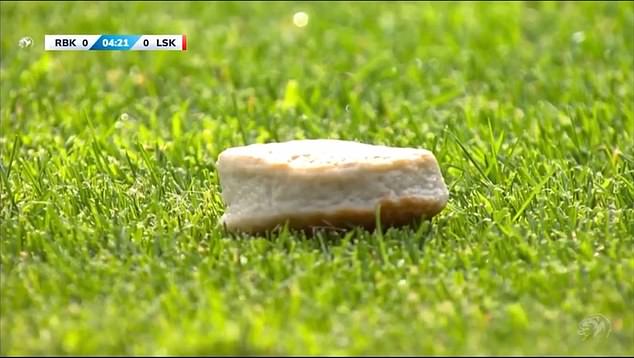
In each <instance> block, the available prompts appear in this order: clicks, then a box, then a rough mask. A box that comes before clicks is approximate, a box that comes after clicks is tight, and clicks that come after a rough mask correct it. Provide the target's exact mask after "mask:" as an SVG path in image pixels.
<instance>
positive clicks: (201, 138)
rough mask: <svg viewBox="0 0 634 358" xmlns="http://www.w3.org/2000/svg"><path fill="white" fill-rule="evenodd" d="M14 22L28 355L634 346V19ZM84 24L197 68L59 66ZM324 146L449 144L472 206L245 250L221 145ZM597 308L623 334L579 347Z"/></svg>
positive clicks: (113, 60) (13, 305)
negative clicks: (225, 191) (146, 42)
mask: <svg viewBox="0 0 634 358" xmlns="http://www.w3.org/2000/svg"><path fill="white" fill-rule="evenodd" d="M297 11H305V12H306V13H307V14H308V15H309V22H308V25H307V26H306V27H302V28H300V27H297V26H295V25H294V24H293V22H292V17H293V14H294V13H296V12H297ZM0 20H1V21H0V30H1V31H0V33H1V35H0V36H1V40H0V50H1V56H0V82H1V83H0V89H1V96H0V99H1V106H0V119H1V123H0V130H1V133H0V149H1V155H0V158H1V160H2V168H1V169H2V182H1V184H2V187H1V192H0V198H1V199H2V200H1V203H2V207H1V209H0V217H1V220H2V222H1V231H0V233H1V235H2V241H1V244H0V245H1V249H2V251H1V272H0V278H1V288H2V292H1V300H2V305H1V306H0V313H1V317H0V338H1V341H0V343H1V345H0V352H1V353H2V354H3V355H6V354H122V353H125V354H214V353H216V354H223V353H224V354H372V353H377V354H378V353H384V354H596V353H603V354H629V355H631V354H633V353H634V342H633V340H634V317H633V316H634V312H633V310H632V303H633V301H634V290H633V286H634V285H633V282H632V277H634V255H632V244H633V243H634V242H633V237H634V227H633V224H632V223H634V209H633V208H632V203H633V202H634V184H633V181H634V180H633V179H634V174H633V173H634V171H633V170H634V169H633V156H634V151H633V146H632V143H634V135H633V133H634V108H633V105H632V104H633V103H634V76H633V74H634V70H633V66H634V4H633V3H632V2H619V3H617V2H603V3H599V2H567V3H557V2H513V3H497V2H496V3H494V2H469V3H394V2H376V3H326V2H320V3H291V2H283V3H282V2H274V3H246V2H244V3H238V2H236V3H228V2H217V3H208V2H84V3H74V2H55V3H53V2H4V1H3V2H1V3H0ZM73 33H77V34H82V33H83V34H107V33H115V34H178V33H184V34H187V38H188V51H187V52H45V51H44V50H43V41H44V34H73ZM23 36H31V37H32V38H33V40H34V41H35V43H34V47H32V48H28V49H20V48H19V47H18V46H17V43H18V41H19V39H20V38H21V37H23ZM300 138H341V139H354V140H360V141H365V142H370V143H376V144H388V145H395V146H413V147H423V148H428V149H430V150H432V151H434V153H435V154H436V156H437V158H438V160H439V162H440V165H441V168H442V170H443V173H444V174H445V178H446V181H447V183H448V185H449V187H450V192H451V199H450V203H449V205H448V207H447V209H446V210H445V211H444V212H443V213H442V214H441V215H440V216H439V217H438V218H436V219H434V221H433V222H432V223H431V224H423V225H422V226H421V227H420V228H412V229H401V230H390V231H389V232H387V233H386V234H385V235H377V234H374V233H367V232H362V231H355V232H352V233H350V234H348V235H345V236H343V237H331V236H328V235H323V236H322V235H318V236H317V237H316V238H312V239H310V238H308V239H307V238H305V237H303V236H302V235H299V234H296V233H289V232H283V233H280V234H278V235H276V236H275V237H268V238H263V237H259V238H258V237H255V238H254V237H239V238H229V237H227V236H226V235H225V234H224V233H223V232H222V231H221V230H219V229H218V228H217V227H216V221H217V218H218V217H219V215H221V214H222V210H223V207H222V202H221V199H220V194H219V191H218V190H219V188H218V178H217V177H216V173H215V169H214V162H215V159H216V158H217V155H218V153H219V152H220V151H222V150H223V149H225V148H227V147H229V146H235V145H242V144H245V143H254V142H269V141H283V140H289V139H300ZM592 314H602V315H604V316H605V317H606V318H607V319H609V320H610V327H611V333H610V335H609V336H608V337H604V338H595V339H588V340H584V339H583V337H581V336H579V334H578V332H577V329H578V325H579V323H580V322H581V321H582V320H583V319H584V318H585V317H587V316H589V315H592Z"/></svg>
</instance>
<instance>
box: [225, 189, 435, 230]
mask: <svg viewBox="0 0 634 358" xmlns="http://www.w3.org/2000/svg"><path fill="white" fill-rule="evenodd" d="M445 205H446V203H445V202H442V201H439V200H435V199H428V198H420V197H405V198H401V199H398V200H396V201H394V200H389V199H384V200H381V201H380V207H381V209H380V212H381V226H382V228H388V227H399V226H405V225H408V224H412V223H416V222H417V221H419V220H421V219H429V218H431V217H433V216H434V215H436V214H438V213H439V212H440V211H441V210H442V209H443V208H444V207H445ZM286 222H288V227H289V228H291V229H299V230H305V231H309V230H312V229H317V228H330V229H351V228H353V227H359V226H360V227H363V228H365V229H368V230H373V229H374V228H375V227H376V212H375V211H374V210H371V209H367V210H361V209H343V210H337V211H334V212H315V213H310V214H295V215H284V216H278V217H273V218H270V219H268V220H261V221H259V222H258V223H257V224H254V225H244V227H241V228H240V229H239V230H236V231H242V232H248V233H263V232H265V231H267V230H274V229H276V228H280V227H283V226H284V224H285V223H286ZM240 226H243V225H240Z"/></svg>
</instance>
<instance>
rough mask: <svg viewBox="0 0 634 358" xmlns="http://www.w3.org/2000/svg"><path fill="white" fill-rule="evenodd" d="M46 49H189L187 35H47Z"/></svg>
mask: <svg viewBox="0 0 634 358" xmlns="http://www.w3.org/2000/svg"><path fill="white" fill-rule="evenodd" d="M44 49H45V50H46V51H187V37H186V36H185V35H45V37H44Z"/></svg>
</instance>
